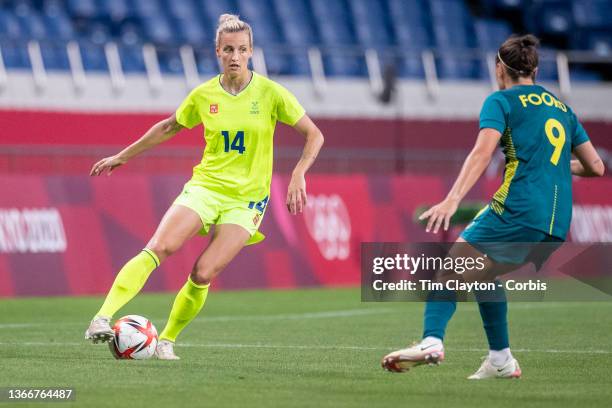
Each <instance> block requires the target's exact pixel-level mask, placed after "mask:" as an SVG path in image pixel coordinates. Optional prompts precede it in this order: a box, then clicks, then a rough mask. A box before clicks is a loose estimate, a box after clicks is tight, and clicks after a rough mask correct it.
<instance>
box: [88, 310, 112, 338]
mask: <svg viewBox="0 0 612 408" xmlns="http://www.w3.org/2000/svg"><path fill="white" fill-rule="evenodd" d="M114 337H115V332H114V331H113V329H112V327H111V326H110V318H109V317H102V316H96V317H94V319H93V320H92V321H91V323H90V324H89V328H88V329H87V330H86V331H85V340H92V341H93V342H94V344H95V343H98V342H102V343H106V342H109V341H111V340H112V339H113V338H114Z"/></svg>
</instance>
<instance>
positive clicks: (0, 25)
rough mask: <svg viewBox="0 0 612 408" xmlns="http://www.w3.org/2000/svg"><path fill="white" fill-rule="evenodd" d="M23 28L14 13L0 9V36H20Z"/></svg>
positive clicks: (15, 37)
mask: <svg viewBox="0 0 612 408" xmlns="http://www.w3.org/2000/svg"><path fill="white" fill-rule="evenodd" d="M22 33H23V29H22V28H21V25H20V24H19V20H17V17H16V16H15V14H14V13H11V12H9V11H8V10H3V9H0V37H4V38H14V39H17V38H21V37H22Z"/></svg>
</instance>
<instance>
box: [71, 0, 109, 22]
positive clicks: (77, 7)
mask: <svg viewBox="0 0 612 408" xmlns="http://www.w3.org/2000/svg"><path fill="white" fill-rule="evenodd" d="M67 2H68V4H67V6H68V12H69V13H70V15H72V16H74V17H81V18H88V19H91V18H95V17H98V16H100V15H101V14H100V10H99V9H98V5H97V4H96V0H67Z"/></svg>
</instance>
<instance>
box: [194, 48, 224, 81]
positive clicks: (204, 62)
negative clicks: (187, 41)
mask: <svg viewBox="0 0 612 408" xmlns="http://www.w3.org/2000/svg"><path fill="white" fill-rule="evenodd" d="M195 56H196V63H197V65H198V72H199V73H200V75H202V76H204V77H206V78H208V77H211V76H213V75H217V74H218V73H219V64H218V63H217V57H216V56H215V54H214V52H212V50H210V49H209V48H202V49H199V50H195Z"/></svg>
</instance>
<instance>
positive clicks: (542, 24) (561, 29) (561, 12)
mask: <svg viewBox="0 0 612 408" xmlns="http://www.w3.org/2000/svg"><path fill="white" fill-rule="evenodd" d="M524 23H525V26H526V27H527V29H528V30H529V32H532V33H534V34H536V35H540V36H543V35H550V36H557V37H563V38H566V37H568V36H569V34H570V33H571V30H572V29H573V26H574V16H573V12H572V4H571V3H570V2H568V1H564V0H539V1H534V2H532V4H531V5H530V6H529V7H528V9H527V12H526V13H525V14H524Z"/></svg>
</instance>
